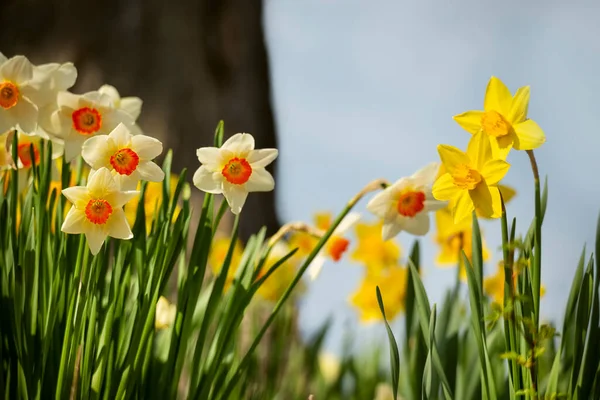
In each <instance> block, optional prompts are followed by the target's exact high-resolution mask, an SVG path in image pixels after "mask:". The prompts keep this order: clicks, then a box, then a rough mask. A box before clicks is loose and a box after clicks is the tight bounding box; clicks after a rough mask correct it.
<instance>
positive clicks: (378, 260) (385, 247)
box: [351, 221, 401, 273]
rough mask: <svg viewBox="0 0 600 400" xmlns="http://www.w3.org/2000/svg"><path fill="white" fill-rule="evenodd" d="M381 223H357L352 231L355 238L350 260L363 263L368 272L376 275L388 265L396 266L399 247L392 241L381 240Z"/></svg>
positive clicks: (398, 257)
mask: <svg viewBox="0 0 600 400" xmlns="http://www.w3.org/2000/svg"><path fill="white" fill-rule="evenodd" d="M382 228H383V222H381V221H378V222H375V223H372V224H367V223H358V224H356V227H355V229H354V232H355V233H356V237H357V244H356V249H355V250H354V252H353V253H352V255H351V259H352V260H354V261H358V262H360V263H363V264H364V265H365V266H366V268H367V271H368V272H373V273H378V272H379V271H381V270H382V269H385V268H387V267H388V266H390V265H396V264H398V261H399V259H400V254H401V249H400V246H399V245H398V244H397V243H396V242H394V241H393V240H383V238H382V237H381V230H382Z"/></svg>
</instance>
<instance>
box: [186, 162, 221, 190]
mask: <svg viewBox="0 0 600 400" xmlns="http://www.w3.org/2000/svg"><path fill="white" fill-rule="evenodd" d="M192 180H193V182H194V186H196V187H197V188H198V189H200V190H202V191H203V192H206V193H213V194H220V193H223V175H221V173H220V172H212V171H210V170H209V169H208V168H206V167H205V166H204V165H202V166H201V167H200V168H198V169H197V170H196V172H195V173H194V177H193V179H192Z"/></svg>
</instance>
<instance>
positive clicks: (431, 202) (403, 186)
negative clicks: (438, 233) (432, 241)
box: [367, 163, 446, 240]
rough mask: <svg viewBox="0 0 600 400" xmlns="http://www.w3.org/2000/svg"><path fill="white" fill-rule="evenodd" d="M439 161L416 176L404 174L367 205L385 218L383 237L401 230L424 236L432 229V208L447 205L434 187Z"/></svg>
mask: <svg viewBox="0 0 600 400" xmlns="http://www.w3.org/2000/svg"><path fill="white" fill-rule="evenodd" d="M438 170H439V163H431V164H429V165H427V166H426V167H424V168H422V169H420V170H419V171H417V172H415V173H414V174H413V175H412V176H410V177H407V178H401V179H400V180H398V181H397V182H396V183H394V184H393V185H391V186H389V187H387V188H386V189H385V190H383V191H381V192H380V193H378V194H377V195H376V196H375V197H373V198H372V199H371V201H369V203H368V204H367V209H368V210H369V211H370V212H372V213H373V214H375V215H376V216H378V217H379V218H382V219H383V240H388V239H391V238H393V237H394V236H396V235H397V234H398V233H400V232H401V231H406V232H408V233H411V234H413V235H417V236H422V235H425V234H426V233H427V232H428V231H429V214H428V212H429V211H436V210H439V209H440V208H443V207H445V206H446V202H443V201H438V200H435V199H434V197H433V195H432V194H431V187H432V186H433V182H434V181H435V178H436V176H437V173H438Z"/></svg>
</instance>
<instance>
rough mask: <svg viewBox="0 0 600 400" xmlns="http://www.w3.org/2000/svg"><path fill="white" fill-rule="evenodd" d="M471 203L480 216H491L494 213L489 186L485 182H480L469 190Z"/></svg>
mask: <svg viewBox="0 0 600 400" xmlns="http://www.w3.org/2000/svg"><path fill="white" fill-rule="evenodd" d="M469 196H470V197H471V200H472V203H473V204H474V206H475V208H476V209H477V211H479V213H480V214H481V216H482V217H491V215H492V214H493V213H494V210H493V208H492V195H491V193H490V188H489V187H488V186H487V185H486V184H485V183H483V182H482V183H480V184H479V185H477V186H476V187H475V189H473V190H469Z"/></svg>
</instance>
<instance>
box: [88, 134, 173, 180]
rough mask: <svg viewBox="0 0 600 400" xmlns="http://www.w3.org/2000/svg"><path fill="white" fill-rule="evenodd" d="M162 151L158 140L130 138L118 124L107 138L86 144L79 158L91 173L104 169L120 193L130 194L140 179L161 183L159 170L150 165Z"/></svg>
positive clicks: (99, 136) (96, 138)
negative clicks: (86, 164) (124, 191)
mask: <svg viewBox="0 0 600 400" xmlns="http://www.w3.org/2000/svg"><path fill="white" fill-rule="evenodd" d="M162 150H163V146H162V143H161V142H160V141H159V140H158V139H154V138H152V137H149V136H144V135H135V136H134V135H132V134H131V132H130V131H129V129H128V128H127V127H126V126H125V125H123V124H119V125H117V127H116V128H115V129H114V130H113V131H112V132H111V133H109V134H108V135H98V136H94V137H91V138H89V139H88V140H86V141H85V142H84V143H83V147H82V149H81V155H82V156H83V159H84V160H85V162H86V163H88V164H89V165H90V167H92V170H96V169H99V168H102V167H106V168H108V169H109V170H110V171H111V172H112V174H113V176H114V177H115V180H116V181H117V183H118V184H119V187H120V188H121V190H134V189H135V188H136V187H137V184H138V182H139V181H140V180H141V179H143V180H146V181H150V182H161V181H162V180H163V179H164V178H165V173H164V172H163V170H162V169H160V167H159V166H158V165H156V164H155V163H153V162H152V160H153V159H154V158H156V157H157V156H158V155H159V154H160V153H162Z"/></svg>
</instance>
